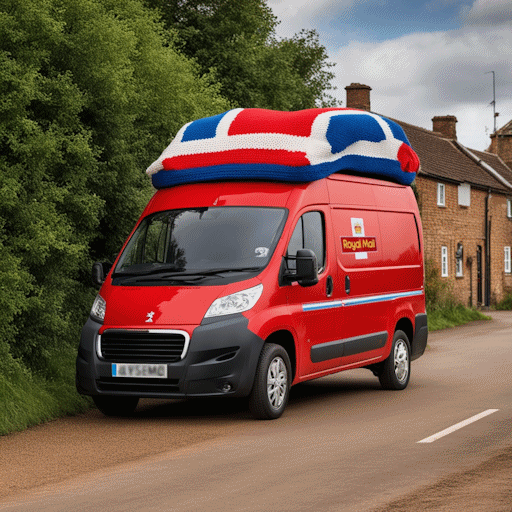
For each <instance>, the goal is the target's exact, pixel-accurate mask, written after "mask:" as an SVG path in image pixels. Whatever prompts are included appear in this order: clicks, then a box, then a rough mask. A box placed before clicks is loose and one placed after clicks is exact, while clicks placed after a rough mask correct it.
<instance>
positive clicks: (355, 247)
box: [341, 236, 377, 252]
mask: <svg viewBox="0 0 512 512" xmlns="http://www.w3.org/2000/svg"><path fill="white" fill-rule="evenodd" d="M341 249H342V251H343V252H374V251H376V250H377V242H376V240H375V237H374V236H364V237H362V236H361V237H360V236H355V237H341Z"/></svg>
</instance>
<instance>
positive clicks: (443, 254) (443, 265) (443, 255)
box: [441, 245, 448, 277]
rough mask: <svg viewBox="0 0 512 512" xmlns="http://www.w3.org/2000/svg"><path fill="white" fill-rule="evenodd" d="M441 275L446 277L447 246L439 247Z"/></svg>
mask: <svg viewBox="0 0 512 512" xmlns="http://www.w3.org/2000/svg"><path fill="white" fill-rule="evenodd" d="M441 277H448V247H446V245H443V246H442V247H441Z"/></svg>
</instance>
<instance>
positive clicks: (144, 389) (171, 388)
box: [96, 377, 180, 396]
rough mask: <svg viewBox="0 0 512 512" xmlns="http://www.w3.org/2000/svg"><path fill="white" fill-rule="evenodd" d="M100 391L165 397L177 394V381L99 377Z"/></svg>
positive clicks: (178, 390) (178, 389)
mask: <svg viewBox="0 0 512 512" xmlns="http://www.w3.org/2000/svg"><path fill="white" fill-rule="evenodd" d="M96 383H97V385H98V389H99V390H100V391H105V392H107V391H121V392H125V393H142V394H147V395H149V396H151V395H152V394H157V395H165V394H168V393H179V392H180V388H179V379H132V378H119V377H100V378H99V379H98V380H97V381H96Z"/></svg>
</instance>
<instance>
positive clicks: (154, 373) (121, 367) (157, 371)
mask: <svg viewBox="0 0 512 512" xmlns="http://www.w3.org/2000/svg"><path fill="white" fill-rule="evenodd" d="M112 377H136V378H140V379H166V378H167V365H166V364H128V363H112Z"/></svg>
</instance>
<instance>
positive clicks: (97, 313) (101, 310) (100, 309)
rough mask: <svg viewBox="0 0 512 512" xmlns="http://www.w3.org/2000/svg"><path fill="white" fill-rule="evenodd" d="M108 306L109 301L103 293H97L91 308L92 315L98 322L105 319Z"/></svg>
mask: <svg viewBox="0 0 512 512" xmlns="http://www.w3.org/2000/svg"><path fill="white" fill-rule="evenodd" d="M106 307H107V303H106V302H105V299H104V298H103V297H102V296H101V295H99V294H98V295H96V298H95V299H94V303H93V305H92V308H91V316H92V318H93V319H94V320H96V321H97V322H103V320H105V309H106Z"/></svg>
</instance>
